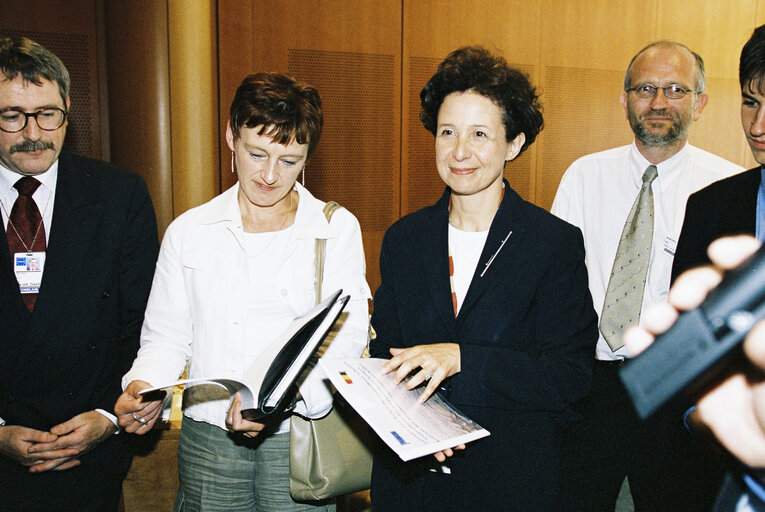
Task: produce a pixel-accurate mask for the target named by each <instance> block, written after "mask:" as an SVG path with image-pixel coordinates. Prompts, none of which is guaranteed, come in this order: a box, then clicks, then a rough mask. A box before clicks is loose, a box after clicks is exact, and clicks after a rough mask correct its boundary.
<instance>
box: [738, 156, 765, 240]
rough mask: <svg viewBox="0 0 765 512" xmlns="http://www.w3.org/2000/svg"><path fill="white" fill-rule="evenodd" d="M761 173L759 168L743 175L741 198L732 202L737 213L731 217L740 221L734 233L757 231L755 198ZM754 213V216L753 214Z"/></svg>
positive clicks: (758, 189)
mask: <svg viewBox="0 0 765 512" xmlns="http://www.w3.org/2000/svg"><path fill="white" fill-rule="evenodd" d="M761 177H762V171H761V169H760V167H757V168H755V169H750V170H749V171H747V172H746V173H745V174H744V180H745V182H744V188H743V190H742V192H743V193H742V194H741V197H740V198H739V199H738V200H734V201H733V202H732V205H733V208H736V209H737V210H738V212H737V213H736V214H735V215H734V216H733V217H734V218H737V219H739V220H740V221H741V225H740V226H736V227H735V228H736V231H742V232H746V233H755V232H756V231H757V196H758V194H759V191H760V180H761ZM753 212H754V214H753Z"/></svg>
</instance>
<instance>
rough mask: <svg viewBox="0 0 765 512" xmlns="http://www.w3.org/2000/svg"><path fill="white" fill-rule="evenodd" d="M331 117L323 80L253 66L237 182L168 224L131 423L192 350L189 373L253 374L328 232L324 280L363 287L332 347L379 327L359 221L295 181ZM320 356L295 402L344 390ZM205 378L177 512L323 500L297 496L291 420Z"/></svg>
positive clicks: (124, 403)
mask: <svg viewBox="0 0 765 512" xmlns="http://www.w3.org/2000/svg"><path fill="white" fill-rule="evenodd" d="M322 124H323V118H322V112H321V99H320V98H319V94H318V92H317V91H316V90H315V89H314V88H312V87H310V86H308V85H307V84H304V83H300V82H297V81H295V80H294V79H292V78H290V77H288V76H286V75H281V74H275V73H259V74H254V75H250V76H248V77H247V78H245V79H244V81H243V82H242V84H241V85H240V86H239V88H238V89H237V92H236V95H235V97H234V101H233V103H232V105H231V112H230V119H229V123H228V126H227V128H226V141H227V143H228V146H229V148H231V151H232V156H231V166H232V169H231V170H232V172H235V173H236V174H237V178H238V183H237V184H236V185H235V186H234V187H232V188H230V189H229V190H227V191H225V192H223V193H222V194H221V195H220V196H218V197H216V198H215V199H213V200H211V201H210V202H208V203H206V204H204V205H202V206H199V207H197V208H194V209H192V210H190V211H188V212H186V213H184V214H183V215H181V216H180V217H178V218H177V219H176V220H175V221H174V222H173V223H172V224H171V225H170V226H169V227H168V229H167V232H166V233H165V237H164V240H163V242H162V248H161V252H160V256H159V261H158V263H157V270H156V274H155V276H154V282H153V285H152V290H151V296H150V298H149V304H148V306H147V309H146V317H145V320H144V324H143V329H142V332H141V349H140V351H139V352H138V357H137V359H136V360H135V362H134V363H133V367H132V369H131V370H130V371H129V372H128V373H127V374H126V375H125V376H124V378H123V381H122V382H123V387H124V389H125V391H124V393H123V394H122V396H121V397H120V399H119V400H118V402H117V405H116V412H117V414H118V417H119V422H120V425H121V426H123V427H124V429H125V430H126V431H128V432H135V433H138V434H144V433H146V432H148V431H149V430H150V429H151V427H152V426H153V424H154V422H155V421H156V420H157V418H158V417H159V415H160V413H161V404H160V402H157V401H155V402H144V401H141V399H140V397H139V395H138V392H139V391H141V390H142V389H146V388H148V387H150V386H156V385H162V384H165V383H167V382H172V381H173V380H174V379H176V378H177V377H178V376H179V375H180V373H181V372H182V371H183V369H184V367H185V366H186V364H187V363H188V368H189V378H195V377H210V376H216V377H218V376H220V377H230V378H232V379H237V378H241V377H243V376H244V374H245V371H246V370H247V368H248V367H249V366H250V365H251V364H252V362H253V361H254V360H256V359H257V357H258V356H259V354H260V353H261V352H262V351H263V350H264V349H265V348H266V347H267V346H268V345H269V343H270V342H271V341H273V339H275V338H276V337H277V336H278V335H279V334H280V333H281V332H282V331H283V330H284V329H285V328H286V327H287V326H288V325H289V323H290V322H291V321H292V319H293V318H295V317H296V316H298V315H300V314H302V313H304V312H305V311H307V310H308V309H309V308H310V307H311V306H312V305H313V304H314V301H315V295H314V252H315V250H314V247H315V240H316V239H317V238H324V239H326V240H327V243H326V257H325V263H324V281H323V286H322V289H323V290H324V292H325V293H326V294H329V293H331V292H333V291H334V290H336V289H338V288H342V289H343V290H344V292H345V293H348V294H350V296H351V300H350V302H349V303H348V305H347V307H346V310H345V311H346V312H347V313H348V314H347V316H345V315H343V316H342V317H341V320H340V321H339V322H338V324H337V325H336V326H335V328H334V330H335V331H336V332H335V333H334V338H333V339H332V341H331V343H330V344H329V347H328V349H327V351H326V353H325V355H326V356H328V357H356V356H359V355H360V354H361V352H362V350H363V348H364V345H365V343H366V337H367V328H368V310H367V300H368V299H369V298H370V292H369V287H368V285H367V283H366V280H365V263H364V252H363V247H362V242H361V230H360V228H359V224H358V221H357V220H356V218H355V217H354V216H353V215H352V214H351V213H350V212H348V211H347V210H344V209H339V210H338V211H337V212H335V214H334V216H332V219H331V222H328V221H327V219H326V217H325V215H324V213H323V211H322V208H323V206H324V203H323V202H321V201H319V200H318V199H316V198H314V197H313V196H312V195H311V194H310V193H309V192H308V191H307V190H306V189H305V188H304V187H302V186H301V185H300V184H299V183H296V181H297V178H298V176H299V175H300V173H301V171H302V170H303V168H304V166H305V164H306V161H307V159H308V157H309V156H310V155H311V153H312V152H313V150H314V149H315V147H316V143H317V142H318V140H319V135H320V134H321V128H322ZM323 378H324V375H323V373H322V371H321V370H320V369H318V368H314V369H313V370H312V371H311V372H310V374H309V375H308V377H307V378H306V379H305V380H304V381H303V382H302V384H301V385H300V388H299V391H300V392H299V397H300V399H299V400H298V402H297V404H296V407H295V412H296V413H298V414H300V415H303V416H307V417H321V416H323V415H324V414H326V413H327V412H328V411H329V410H330V408H331V406H332V396H331V394H330V390H329V388H328V386H327V385H326V384H325V383H324V382H323ZM210 390H211V387H210V386H204V385H202V386H195V387H190V388H189V389H187V390H186V392H185V396H184V411H183V413H184V421H183V423H182V428H181V437H180V442H179V448H178V461H179V476H180V488H179V490H178V496H177V498H176V505H175V510H178V511H198V510H200V511H201V510H204V511H214V510H221V511H224V510H225V511H240V510H241V511H245V510H246V511H254V510H257V511H263V510H273V511H279V512H282V511H292V510H322V509H323V508H325V507H323V506H321V505H319V506H316V505H307V504H302V503H295V502H293V501H292V500H291V498H290V495H289V421H288V418H287V417H286V416H281V417H279V418H277V419H276V420H274V421H269V422H267V423H265V424H264V423H257V422H252V421H247V420H245V419H243V418H242V415H241V406H240V402H239V401H238V400H234V401H233V404H232V405H231V406H230V407H229V400H228V396H227V395H223V396H220V395H216V394H215V393H210Z"/></svg>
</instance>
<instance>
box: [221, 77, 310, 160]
mask: <svg viewBox="0 0 765 512" xmlns="http://www.w3.org/2000/svg"><path fill="white" fill-rule="evenodd" d="M230 121H231V131H232V132H233V133H234V138H237V137H239V131H240V130H241V129H242V128H255V127H257V126H260V127H261V129H260V131H259V132H258V135H263V134H264V133H266V134H267V135H270V136H271V139H272V140H273V141H274V142H276V143H278V144H285V145H286V144H289V143H291V142H292V141H293V140H295V141H297V142H298V144H306V143H307V144H308V156H310V155H311V153H313V150H314V149H315V148H316V144H317V143H318V142H319V137H320V136H321V129H322V126H323V125H324V116H323V115H322V111H321V98H320V97H319V92H318V91H317V90H316V89H315V88H313V87H312V86H310V85H308V84H306V83H304V82H299V81H297V80H295V79H294V78H292V77H291V76H289V75H285V74H282V73H255V74H252V75H249V76H247V77H245V79H244V80H242V83H241V84H240V85H239V87H238V88H237V90H236V94H235V95H234V101H232V102H231V110H230Z"/></svg>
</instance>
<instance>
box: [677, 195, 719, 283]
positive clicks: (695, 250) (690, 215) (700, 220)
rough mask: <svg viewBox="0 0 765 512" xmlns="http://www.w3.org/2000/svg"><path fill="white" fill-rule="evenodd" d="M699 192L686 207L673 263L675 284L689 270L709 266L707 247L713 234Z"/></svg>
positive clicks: (689, 199)
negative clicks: (709, 228) (678, 277)
mask: <svg viewBox="0 0 765 512" xmlns="http://www.w3.org/2000/svg"><path fill="white" fill-rule="evenodd" d="M704 203H705V201H704V198H703V197H700V196H699V194H698V192H697V193H695V194H692V195H691V196H690V197H689V198H688V204H687V205H686V207H685V217H684V220H683V228H682V230H681V231H680V237H679V238H678V240H677V248H676V249H675V259H674V261H673V263H672V280H671V282H673V283H674V282H675V279H676V278H677V276H679V275H680V274H682V273H683V272H685V271H686V270H688V269H691V268H693V267H697V266H699V265H708V264H709V257H708V256H707V247H709V244H710V243H711V242H712V240H714V239H712V240H710V237H711V236H714V234H711V233H710V232H709V230H708V226H709V219H708V217H707V210H708V207H709V206H707V207H706V208H705V204H704Z"/></svg>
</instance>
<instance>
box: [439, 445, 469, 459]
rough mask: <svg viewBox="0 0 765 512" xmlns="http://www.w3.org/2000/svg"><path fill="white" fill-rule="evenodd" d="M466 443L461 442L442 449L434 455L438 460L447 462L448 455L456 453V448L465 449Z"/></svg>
mask: <svg viewBox="0 0 765 512" xmlns="http://www.w3.org/2000/svg"><path fill="white" fill-rule="evenodd" d="M464 449H465V445H464V444H461V445H459V446H455V447H454V448H447V449H446V450H441V451H440V452H436V453H434V454H433V457H435V458H436V460H437V461H438V462H446V459H447V458H448V457H451V456H452V455H454V450H464Z"/></svg>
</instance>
